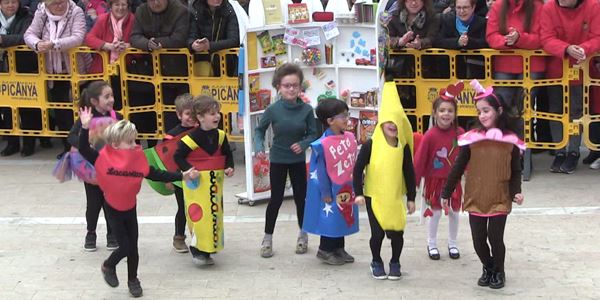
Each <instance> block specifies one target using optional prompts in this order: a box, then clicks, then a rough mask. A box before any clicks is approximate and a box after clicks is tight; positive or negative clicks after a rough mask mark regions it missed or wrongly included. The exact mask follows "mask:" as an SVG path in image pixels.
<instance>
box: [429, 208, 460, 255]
mask: <svg viewBox="0 0 600 300" xmlns="http://www.w3.org/2000/svg"><path fill="white" fill-rule="evenodd" d="M432 211H433V216H432V217H431V218H429V236H428V238H427V245H428V246H429V248H437V230H438V225H439V223H440V218H441V216H442V210H441V209H433V210H432ZM458 218H459V212H457V211H453V210H452V209H449V210H448V222H449V224H448V247H456V236H457V235H458Z"/></svg>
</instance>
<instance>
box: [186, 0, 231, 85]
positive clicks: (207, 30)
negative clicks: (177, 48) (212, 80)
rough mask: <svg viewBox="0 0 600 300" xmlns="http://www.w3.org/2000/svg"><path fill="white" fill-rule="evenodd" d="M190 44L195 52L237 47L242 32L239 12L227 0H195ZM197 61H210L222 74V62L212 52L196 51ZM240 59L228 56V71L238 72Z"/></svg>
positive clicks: (228, 72)
mask: <svg viewBox="0 0 600 300" xmlns="http://www.w3.org/2000/svg"><path fill="white" fill-rule="evenodd" d="M189 31H190V34H189V38H188V46H189V48H190V50H191V51H192V53H197V52H206V51H208V52H209V53H213V52H215V51H219V50H223V49H229V48H237V47H239V46H240V33H239V25H238V20H237V16H236V14H235V11H234V10H233V6H231V4H229V2H228V1H227V0H195V1H194V2H193V3H192V5H191V16H190V27H189ZM195 56H196V59H195V60H196V61H198V60H200V61H209V62H210V65H211V66H212V72H213V75H215V76H218V74H219V72H220V69H219V64H220V62H219V61H218V59H216V58H215V57H214V56H213V55H212V54H209V55H208V56H206V55H195ZM230 60H231V61H230ZM236 64H237V59H234V58H232V59H227V65H228V68H227V74H228V75H229V76H235V74H237V70H236V69H235V65H236Z"/></svg>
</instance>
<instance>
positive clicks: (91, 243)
mask: <svg viewBox="0 0 600 300" xmlns="http://www.w3.org/2000/svg"><path fill="white" fill-rule="evenodd" d="M83 250H84V251H88V252H92V251H96V233H95V232H88V233H87V234H86V235H85V243H84V244H83Z"/></svg>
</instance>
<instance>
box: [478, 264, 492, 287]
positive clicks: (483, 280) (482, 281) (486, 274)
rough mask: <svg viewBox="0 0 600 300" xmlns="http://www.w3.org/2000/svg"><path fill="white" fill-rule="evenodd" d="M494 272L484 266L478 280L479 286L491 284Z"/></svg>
mask: <svg viewBox="0 0 600 300" xmlns="http://www.w3.org/2000/svg"><path fill="white" fill-rule="evenodd" d="M493 273H494V272H493V271H492V270H491V269H488V268H486V267H483V273H481V277H479V280H477V285H478V286H489V285H490V279H491V278H492V275H493Z"/></svg>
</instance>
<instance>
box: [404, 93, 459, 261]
mask: <svg viewBox="0 0 600 300" xmlns="http://www.w3.org/2000/svg"><path fill="white" fill-rule="evenodd" d="M463 89H464V83H463V82H462V81H461V82H458V83H457V84H451V85H449V86H448V87H447V88H442V89H440V94H439V96H438V98H437V99H435V101H434V102H433V111H432V118H433V120H434V122H433V123H434V126H432V127H431V128H429V130H427V132H426V133H425V135H424V136H423V138H422V140H421V142H420V146H419V147H418V150H416V151H415V160H414V165H415V177H416V185H417V186H419V184H420V182H421V178H423V177H424V178H425V187H424V189H423V197H424V199H425V202H426V203H427V209H426V210H425V211H424V213H423V216H425V217H430V218H429V224H428V225H429V226H428V237H427V254H428V255H429V258H430V259H432V260H439V259H440V252H439V250H438V248H437V231H438V225H439V223H440V218H441V216H442V203H441V200H440V199H441V194H442V189H443V188H444V185H445V184H446V178H448V173H450V169H451V168H452V165H454V160H455V159H456V157H457V156H458V145H457V138H458V136H459V135H461V134H463V133H464V130H463V129H462V128H460V127H459V126H458V120H457V117H456V116H457V113H456V110H457V108H458V105H457V103H456V99H455V95H459V94H460V93H461V92H462V90H463ZM461 200H462V189H461V188H460V185H458V186H457V189H456V190H455V191H454V193H452V197H451V201H450V203H451V205H450V209H448V210H446V215H447V216H448V253H449V256H450V258H452V259H458V258H460V252H459V251H458V247H457V244H456V239H457V235H458V221H459V213H460V208H461Z"/></svg>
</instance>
